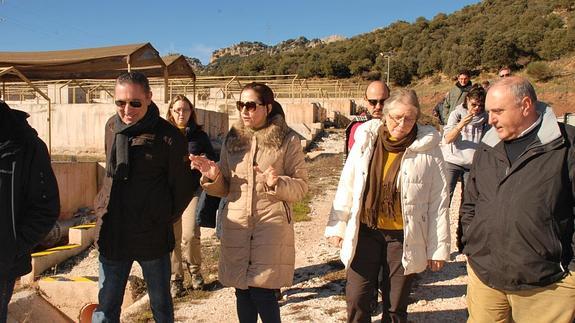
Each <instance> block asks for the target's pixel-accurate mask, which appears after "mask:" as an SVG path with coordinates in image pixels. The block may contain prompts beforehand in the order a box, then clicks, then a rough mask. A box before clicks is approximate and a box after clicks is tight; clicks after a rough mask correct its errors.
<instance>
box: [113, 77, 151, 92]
mask: <svg viewBox="0 0 575 323" xmlns="http://www.w3.org/2000/svg"><path fill="white" fill-rule="evenodd" d="M125 83H129V84H138V85H140V86H141V87H142V88H143V89H144V92H146V93H150V82H149V81H148V78H147V77H146V75H144V74H143V73H141V72H124V73H122V74H120V76H118V78H117V79H116V84H125Z"/></svg>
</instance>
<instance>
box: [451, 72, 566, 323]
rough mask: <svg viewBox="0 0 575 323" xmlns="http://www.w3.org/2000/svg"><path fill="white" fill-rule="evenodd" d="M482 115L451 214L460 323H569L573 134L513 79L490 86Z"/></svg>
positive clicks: (525, 86) (528, 87)
mask: <svg viewBox="0 0 575 323" xmlns="http://www.w3.org/2000/svg"><path fill="white" fill-rule="evenodd" d="M486 108H487V111H488V112H489V124H490V125H491V126H492V128H491V130H489V131H488V132H487V133H486V134H485V136H484V138H483V141H482V142H481V143H480V144H479V146H478V147H477V150H476V153H475V156H474V160H473V164H472V166H471V171H470V177H469V183H468V185H467V190H466V192H465V195H464V203H463V206H462V207H461V215H462V219H461V222H462V226H463V244H464V249H463V253H464V254H466V255H467V257H468V258H467V260H468V267H467V270H468V274H469V280H468V286H467V306H468V310H469V321H468V322H509V321H513V322H519V323H521V322H555V323H558V322H564V323H571V322H573V319H574V318H575V258H574V257H573V253H574V248H575V235H574V230H573V226H574V221H575V216H574V213H573V207H574V206H575V184H574V183H575V182H574V180H575V148H574V147H573V145H574V142H575V128H574V127H572V126H569V125H563V124H559V123H558V122H557V119H556V118H555V114H554V113H553V110H551V108H550V107H548V106H546V105H545V104H544V103H542V102H538V101H537V95H536V94H535V90H534V89H533V86H532V85H531V84H530V83H529V82H528V81H527V80H525V79H523V78H520V77H506V78H503V79H501V80H500V81H499V82H497V83H495V84H494V85H493V86H492V87H491V88H490V89H489V92H488V93H487V98H486Z"/></svg>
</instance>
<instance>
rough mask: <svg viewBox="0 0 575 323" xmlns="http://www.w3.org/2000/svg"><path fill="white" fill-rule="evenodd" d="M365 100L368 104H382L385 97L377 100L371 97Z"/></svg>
mask: <svg viewBox="0 0 575 323" xmlns="http://www.w3.org/2000/svg"><path fill="white" fill-rule="evenodd" d="M367 102H369V105H371V106H376V105H377V104H378V103H379V104H380V105H383V102H385V99H379V100H376V99H373V100H367Z"/></svg>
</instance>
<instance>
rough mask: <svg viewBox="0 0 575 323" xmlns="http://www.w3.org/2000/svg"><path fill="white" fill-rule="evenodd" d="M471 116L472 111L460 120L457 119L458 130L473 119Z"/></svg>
mask: <svg viewBox="0 0 575 323" xmlns="http://www.w3.org/2000/svg"><path fill="white" fill-rule="evenodd" d="M473 116H474V115H473V113H468V114H467V115H466V116H465V117H464V118H463V119H461V121H459V124H457V128H459V131H461V130H463V128H464V127H465V126H467V125H468V124H469V123H470V122H471V120H473Z"/></svg>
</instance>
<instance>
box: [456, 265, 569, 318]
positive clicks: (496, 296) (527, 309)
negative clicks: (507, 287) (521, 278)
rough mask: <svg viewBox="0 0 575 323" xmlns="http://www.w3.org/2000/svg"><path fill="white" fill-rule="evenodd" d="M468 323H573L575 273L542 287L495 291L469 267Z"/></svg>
mask: <svg viewBox="0 0 575 323" xmlns="http://www.w3.org/2000/svg"><path fill="white" fill-rule="evenodd" d="M467 274H468V279H469V281H468V283H467V308H468V311H469V319H468V320H467V322H468V323H494V322H501V323H503V322H505V323H507V322H517V323H573V320H574V319H575V273H574V272H571V273H570V274H569V275H568V276H566V277H565V278H563V279H562V280H560V281H558V282H556V283H554V284H551V285H548V286H545V287H542V288H535V289H530V290H521V291H504V290H498V289H494V288H491V287H489V286H487V285H485V284H483V282H481V280H479V278H478V277H477V276H476V275H475V273H474V272H473V269H471V266H469V264H468V265H467Z"/></svg>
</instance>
